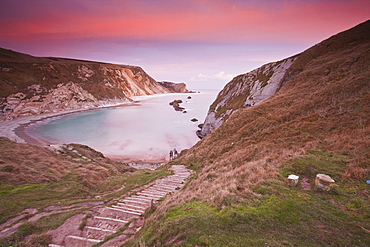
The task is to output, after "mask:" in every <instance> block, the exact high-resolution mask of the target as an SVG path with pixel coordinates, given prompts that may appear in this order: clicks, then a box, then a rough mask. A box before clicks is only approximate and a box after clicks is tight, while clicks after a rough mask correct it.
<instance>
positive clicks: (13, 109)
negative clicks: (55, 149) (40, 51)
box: [0, 48, 187, 119]
mask: <svg viewBox="0 0 370 247" xmlns="http://www.w3.org/2000/svg"><path fill="white" fill-rule="evenodd" d="M0 68H1V70H0V88H1V90H0V119H13V118H16V117H19V116H25V115H36V114H42V113H49V112H56V113H57V112H63V111H67V110H79V109H86V108H95V107H100V106H107V105H112V104H119V103H123V102H129V101H131V99H130V97H132V96H141V95H151V94H158V93H172V92H185V91H187V89H186V85H185V84H184V83H181V84H179V85H177V84H175V83H170V84H166V86H164V84H163V83H158V82H157V81H155V80H154V79H153V78H151V77H150V76H149V75H148V74H146V73H145V71H144V70H143V69H142V68H140V67H136V66H128V65H116V64H107V63H98V62H91V61H82V60H72V59H63V58H38V57H33V56H29V55H26V54H22V53H17V52H14V51H11V50H5V49H1V48H0ZM169 85H171V86H169Z"/></svg>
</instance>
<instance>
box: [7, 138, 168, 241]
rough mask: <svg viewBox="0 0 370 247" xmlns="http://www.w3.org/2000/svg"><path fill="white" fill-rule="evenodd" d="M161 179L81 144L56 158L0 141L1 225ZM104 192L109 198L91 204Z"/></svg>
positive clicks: (47, 152)
mask: <svg viewBox="0 0 370 247" xmlns="http://www.w3.org/2000/svg"><path fill="white" fill-rule="evenodd" d="M163 175H164V170H159V171H155V172H152V171H135V169H133V168H131V167H129V166H128V165H126V164H123V163H120V162H115V161H112V160H110V159H107V158H105V157H104V156H103V155H102V154H101V153H99V152H96V151H95V150H93V149H91V148H89V147H87V146H84V145H79V144H69V145H67V146H66V147H65V148H63V149H62V150H61V151H60V152H59V153H56V152H53V151H50V150H48V149H46V148H44V147H39V146H35V145H30V144H19V143H15V142H12V141H10V140H9V139H6V138H4V137H0V181H1V182H0V224H1V223H3V222H5V221H6V220H7V219H9V218H11V217H14V216H16V215H17V214H19V213H20V212H22V211H23V210H24V209H27V208H36V209H39V210H42V209H43V208H45V207H47V206H50V205H69V204H72V203H76V202H80V201H93V200H109V199H111V198H112V197H114V196H118V195H119V194H123V193H125V192H126V191H128V190H130V189H133V188H135V187H138V186H141V185H143V184H146V183H148V182H150V181H152V180H154V179H156V178H157V177H158V176H163ZM122 185H125V188H124V189H123V190H121V191H119V192H117V193H112V192H114V191H115V190H118V189H120V188H121V187H122ZM106 193H111V194H110V195H107V196H105V197H101V198H99V199H95V196H96V195H101V194H106ZM0 243H1V242H0Z"/></svg>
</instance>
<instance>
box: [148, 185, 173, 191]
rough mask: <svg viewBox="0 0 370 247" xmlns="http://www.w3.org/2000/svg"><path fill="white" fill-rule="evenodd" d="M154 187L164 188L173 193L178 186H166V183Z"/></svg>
mask: <svg viewBox="0 0 370 247" xmlns="http://www.w3.org/2000/svg"><path fill="white" fill-rule="evenodd" d="M154 186H155V187H158V188H163V189H167V190H171V191H173V190H175V189H176V188H177V186H176V185H166V184H164V183H158V184H156V185H153V187H154Z"/></svg>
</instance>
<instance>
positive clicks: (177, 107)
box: [169, 99, 185, 111]
mask: <svg viewBox="0 0 370 247" xmlns="http://www.w3.org/2000/svg"><path fill="white" fill-rule="evenodd" d="M181 103H182V100H181V99H176V100H174V101H172V102H170V103H169V105H172V106H173V108H174V109H175V111H184V110H185V108H184V107H181V106H180V104H181Z"/></svg>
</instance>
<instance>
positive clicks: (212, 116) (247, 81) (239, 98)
mask: <svg viewBox="0 0 370 247" xmlns="http://www.w3.org/2000/svg"><path fill="white" fill-rule="evenodd" d="M296 58H297V56H294V57H290V58H287V59H284V60H281V61H278V62H274V63H269V64H265V65H263V66H262V67H260V68H257V69H255V70H253V71H251V72H249V73H246V74H242V75H239V76H237V77H235V78H234V79H232V80H231V81H230V82H229V83H228V84H227V85H226V86H225V87H224V89H222V90H221V92H220V93H219V94H218V96H217V98H216V100H215V101H214V102H213V104H212V105H211V106H210V109H209V111H208V114H207V117H206V119H205V122H204V124H203V127H202V129H201V130H200V131H198V132H197V134H198V136H199V137H200V138H203V137H204V136H206V135H208V134H210V133H211V132H212V131H213V130H214V129H216V128H218V127H219V126H220V125H221V124H223V123H224V122H225V121H226V120H227V119H228V118H229V116H230V114H231V113H233V112H234V111H235V110H237V109H239V108H248V107H253V106H255V105H258V104H259V103H261V102H263V101H264V100H266V99H268V98H269V97H270V96H272V95H274V94H275V93H276V92H277V91H278V90H279V89H280V88H281V86H283V84H284V83H286V82H287V81H288V80H289V79H291V77H289V76H288V74H286V72H287V70H288V69H289V67H290V66H291V65H292V63H293V62H294V61H295V59H296Z"/></svg>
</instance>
